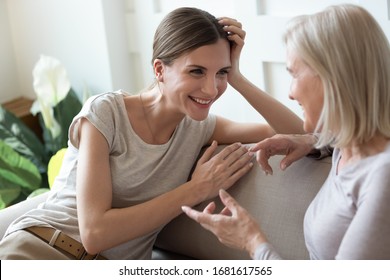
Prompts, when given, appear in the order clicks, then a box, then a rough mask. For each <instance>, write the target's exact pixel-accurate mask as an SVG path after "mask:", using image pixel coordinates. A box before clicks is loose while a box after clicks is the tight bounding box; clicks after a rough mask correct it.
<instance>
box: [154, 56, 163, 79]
mask: <svg viewBox="0 0 390 280" xmlns="http://www.w3.org/2000/svg"><path fill="white" fill-rule="evenodd" d="M153 68H154V75H155V77H156V80H157V81H158V82H163V81H164V77H163V72H164V64H163V62H162V61H161V60H160V59H155V60H154V62H153Z"/></svg>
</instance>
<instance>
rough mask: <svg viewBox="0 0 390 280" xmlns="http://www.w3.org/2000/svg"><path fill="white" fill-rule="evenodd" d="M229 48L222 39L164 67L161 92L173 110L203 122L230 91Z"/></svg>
mask: <svg viewBox="0 0 390 280" xmlns="http://www.w3.org/2000/svg"><path fill="white" fill-rule="evenodd" d="M230 67H231V63H230V46H229V43H228V42H227V41H226V40H224V39H220V40H219V41H218V42H217V43H215V44H212V45H206V46H202V47H200V48H198V49H195V50H193V51H191V52H189V53H186V54H184V55H182V56H181V57H179V58H177V59H176V60H175V61H174V62H173V63H172V64H171V65H170V66H167V65H161V71H162V82H161V83H160V88H161V90H162V92H163V95H165V96H164V97H165V98H166V99H167V100H168V102H170V105H171V107H172V108H174V110H178V112H180V113H182V114H185V115H188V116H189V117H191V118H192V119H194V120H198V121H200V120H204V119H205V118H206V117H207V115H208V113H209V110H210V107H211V105H212V104H213V103H214V102H215V101H216V100H217V99H218V98H219V97H220V96H221V95H222V93H223V92H224V91H225V90H226V88H227V74H228V71H229V70H230Z"/></svg>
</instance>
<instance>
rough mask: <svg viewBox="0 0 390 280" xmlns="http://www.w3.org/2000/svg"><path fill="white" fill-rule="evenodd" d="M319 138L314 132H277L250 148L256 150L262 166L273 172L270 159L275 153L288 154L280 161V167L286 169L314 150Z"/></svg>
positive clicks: (267, 171) (258, 160)
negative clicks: (302, 133) (301, 133)
mask: <svg viewBox="0 0 390 280" xmlns="http://www.w3.org/2000/svg"><path fill="white" fill-rule="evenodd" d="M316 142H317V138H316V137H315V136H313V135H312V134H304V135H300V134H276V135H274V136H272V137H270V138H267V139H265V140H263V141H261V142H259V143H257V144H255V145H254V146H252V147H251V148H250V151H252V152H256V160H257V162H258V163H259V165H260V166H261V168H262V169H263V170H264V171H265V172H266V173H267V174H272V173H273V170H272V167H271V166H270V165H269V163H268V160H269V159H270V157H271V156H274V155H286V156H285V157H284V158H283V159H282V160H281V162H280V168H281V169H282V170H285V169H286V168H287V167H288V166H290V165H291V164H292V163H293V162H294V161H297V160H298V159H300V158H302V157H304V156H306V155H307V154H309V153H310V151H312V150H313V148H314V144H315V143H316Z"/></svg>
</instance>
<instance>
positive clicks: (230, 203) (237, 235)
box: [182, 190, 267, 257]
mask: <svg viewBox="0 0 390 280" xmlns="http://www.w3.org/2000/svg"><path fill="white" fill-rule="evenodd" d="M219 196H220V198H221V201H222V203H223V204H224V205H225V208H224V209H223V210H222V211H221V212H220V213H219V214H213V212H214V211H215V203H214V202H211V203H210V204H209V205H208V206H207V207H206V208H205V209H204V210H203V212H199V211H196V210H194V209H192V208H190V207H188V206H183V207H182V210H183V212H184V213H186V214H187V215H188V217H190V218H191V219H193V220H195V221H196V222H198V223H199V224H200V225H201V226H202V227H204V228H205V229H207V230H209V231H211V232H212V233H213V234H214V235H215V236H216V237H217V238H218V240H219V241H220V242H221V243H223V244H225V245H226V246H229V247H232V248H236V249H240V250H246V251H247V252H248V253H249V254H250V255H251V256H252V257H253V256H254V252H255V250H256V248H257V247H258V246H259V245H260V244H262V243H265V242H267V239H266V238H265V235H264V234H263V233H262V231H261V229H260V226H259V224H258V223H257V221H256V220H255V219H254V218H253V217H252V216H251V215H250V214H249V213H248V211H246V210H245V209H244V208H242V207H241V206H240V205H239V204H238V203H237V201H236V200H235V199H234V198H233V197H231V196H230V195H229V194H228V193H227V192H226V191H224V190H220V192H219Z"/></svg>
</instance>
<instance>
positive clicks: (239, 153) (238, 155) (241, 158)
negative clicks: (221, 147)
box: [224, 146, 253, 169]
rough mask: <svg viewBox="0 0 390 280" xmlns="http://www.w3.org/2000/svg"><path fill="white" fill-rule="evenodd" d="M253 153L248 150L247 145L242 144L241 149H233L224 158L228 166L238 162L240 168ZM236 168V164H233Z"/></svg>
mask: <svg viewBox="0 0 390 280" xmlns="http://www.w3.org/2000/svg"><path fill="white" fill-rule="evenodd" d="M252 155H253V153H250V154H249V152H248V148H247V147H246V146H241V147H240V148H239V149H237V150H235V151H232V152H231V153H230V154H228V155H227V156H226V157H225V158H224V160H225V162H226V164H227V166H228V167H229V166H233V165H234V164H237V165H238V167H236V168H239V167H241V166H242V165H243V164H245V163H246V162H248V161H249V160H251V158H252ZM233 169H234V166H233Z"/></svg>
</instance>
